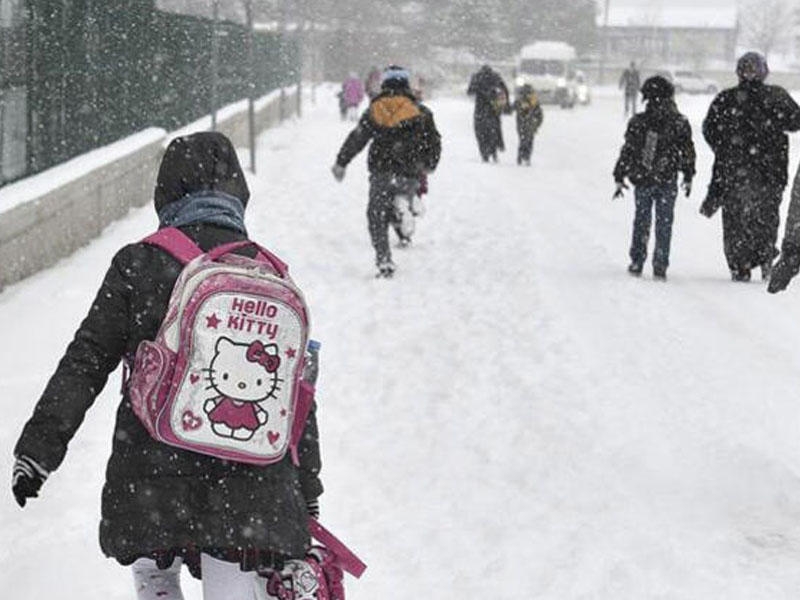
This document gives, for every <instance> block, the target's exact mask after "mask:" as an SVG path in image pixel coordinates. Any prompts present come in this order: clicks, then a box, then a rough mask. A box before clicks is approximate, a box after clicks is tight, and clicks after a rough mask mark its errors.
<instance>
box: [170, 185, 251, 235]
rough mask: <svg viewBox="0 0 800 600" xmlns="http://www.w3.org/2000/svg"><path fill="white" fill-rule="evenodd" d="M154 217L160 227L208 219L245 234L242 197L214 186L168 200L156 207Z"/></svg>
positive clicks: (215, 223) (207, 221)
mask: <svg viewBox="0 0 800 600" xmlns="http://www.w3.org/2000/svg"><path fill="white" fill-rule="evenodd" d="M158 221H159V227H161V228H163V227H183V226H184V225H192V224H194V223H208V224H210V225H219V226H220V227H226V228H227V229H233V230H234V231H238V232H240V233H243V234H244V235H247V229H245V226H244V204H243V203H242V201H241V200H239V198H237V197H236V196H231V195H230V194H226V193H225V192H220V191H216V190H204V191H201V192H194V193H192V194H187V195H186V196H184V197H183V198H181V199H180V200H176V201H175V202H170V203H169V204H167V205H166V206H164V207H163V208H162V209H161V210H160V211H158Z"/></svg>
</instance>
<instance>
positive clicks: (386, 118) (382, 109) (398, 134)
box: [336, 91, 442, 178]
mask: <svg viewBox="0 0 800 600" xmlns="http://www.w3.org/2000/svg"><path fill="white" fill-rule="evenodd" d="M370 140H372V145H371V146H370V149H369V158H368V163H367V165H368V167H369V171H370V173H387V174H391V175H402V176H404V177H411V178H415V177H419V176H420V175H421V174H422V173H430V172H432V171H433V170H434V169H436V166H437V165H438V164H439V157H440V156H441V152H442V141H441V136H440V135H439V131H438V130H437V129H436V124H435V123H434V121H433V113H431V111H430V110H428V108H427V107H425V106H424V105H423V104H421V103H420V102H418V101H417V100H416V98H414V96H413V95H412V94H411V93H410V92H407V91H384V92H382V93H381V94H379V95H378V96H376V97H375V98H374V99H373V100H372V101H371V102H370V105H369V108H368V109H367V110H366V111H365V112H364V114H363V115H362V116H361V119H360V120H359V122H358V125H357V126H356V128H355V129H353V131H351V132H350V135H348V136H347V139H346V140H345V141H344V144H343V145H342V148H341V149H340V150H339V154H338V155H337V157H336V163H337V164H338V165H340V166H342V167H346V166H347V165H348V164H349V163H350V161H351V160H353V158H354V157H355V156H356V155H357V154H358V153H359V152H361V150H363V149H364V146H366V145H367V144H368V143H369V142H370Z"/></svg>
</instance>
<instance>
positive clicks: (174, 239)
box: [142, 227, 203, 264]
mask: <svg viewBox="0 0 800 600" xmlns="http://www.w3.org/2000/svg"><path fill="white" fill-rule="evenodd" d="M142 243H143V244H150V245H151V246H156V247H157V248H161V249H162V250H164V251H166V252H168V253H169V254H170V255H171V256H173V257H174V258H176V259H178V260H179V261H181V262H182V263H183V264H186V263H188V262H190V261H191V260H193V259H195V258H197V257H198V256H200V255H201V254H203V251H202V250H201V249H200V248H198V246H197V244H195V243H194V241H193V240H192V238H190V237H189V236H188V235H186V234H185V233H183V232H182V231H181V230H180V229H178V228H177V227H165V228H164V229H159V230H158V231H156V232H155V233H153V234H151V235H148V236H147V237H146V238H144V239H143V240H142Z"/></svg>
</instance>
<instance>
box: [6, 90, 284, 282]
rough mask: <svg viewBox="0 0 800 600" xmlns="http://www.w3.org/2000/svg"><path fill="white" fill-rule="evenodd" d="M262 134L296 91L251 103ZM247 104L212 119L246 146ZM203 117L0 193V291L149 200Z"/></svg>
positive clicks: (206, 121)
mask: <svg viewBox="0 0 800 600" xmlns="http://www.w3.org/2000/svg"><path fill="white" fill-rule="evenodd" d="M255 110H256V115H255V116H256V119H255V120H256V129H257V131H259V132H261V131H263V130H265V129H268V128H269V127H272V126H273V125H274V124H276V123H277V122H279V121H280V120H282V119H283V118H286V117H289V116H292V115H294V114H296V112H297V93H296V90H283V91H275V92H272V93H270V94H268V95H267V96H265V97H264V98H261V99H260V100H258V101H256V103H255ZM247 123H248V115H247V101H241V102H237V103H235V104H232V105H230V106H227V107H225V108H223V109H221V110H220V111H219V112H218V113H217V130H218V131H221V132H222V133H224V134H225V135H227V136H228V137H230V138H231V140H232V141H233V143H234V145H235V146H237V147H244V146H247V144H248V137H249V136H248V127H247ZM210 126H211V118H210V117H204V118H203V119H200V120H198V121H196V122H194V123H192V124H190V125H188V126H186V127H185V128H183V129H181V130H180V131H177V132H172V133H167V132H166V131H164V130H163V129H158V128H151V129H147V130H145V131H141V132H139V133H137V134H135V135H132V136H130V137H127V138H125V139H122V140H119V141H117V142H115V143H113V144H109V145H108V146H104V147H102V148H98V149H96V150H93V151H92V152H89V153H87V154H84V155H81V156H78V157H76V158H74V159H72V160H70V161H67V162H65V163H63V164H61V165H58V166H56V167H53V168H52V169H48V170H47V171H44V172H42V173H39V174H37V175H35V176H33V177H29V178H27V179H23V180H21V181H18V182H16V183H14V184H11V185H8V186H6V187H4V188H2V189H0V289H2V288H3V287H4V286H5V285H8V284H10V283H13V282H15V281H19V280H21V279H24V278H25V277H28V276H30V275H32V274H34V273H36V272H38V271H40V270H42V269H44V268H47V267H49V266H51V265H53V264H55V263H56V262H57V261H58V260H59V259H60V258H63V257H64V256H67V255H69V254H71V253H72V252H74V251H75V250H77V249H78V248H80V247H81V246H83V245H84V244H86V243H87V242H88V241H89V240H91V239H92V238H94V237H96V236H97V235H99V234H100V232H101V231H102V230H103V229H104V228H105V227H106V226H107V225H108V224H109V223H111V222H112V221H114V220H116V219H119V218H120V217H123V216H125V214H127V212H128V210H129V209H130V208H132V207H135V206H143V205H144V204H147V203H148V202H150V201H151V199H152V197H153V186H154V184H155V177H156V169H157V167H158V164H159V161H160V160H161V155H162V154H163V152H164V148H165V147H166V145H167V144H168V143H169V141H170V140H171V139H172V138H173V137H175V136H176V135H185V134H187V133H190V132H193V131H200V130H203V129H209V128H210Z"/></svg>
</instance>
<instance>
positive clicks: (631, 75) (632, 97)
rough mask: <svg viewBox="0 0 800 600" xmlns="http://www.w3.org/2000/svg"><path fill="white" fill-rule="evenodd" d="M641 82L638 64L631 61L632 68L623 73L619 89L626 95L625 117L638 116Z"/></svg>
mask: <svg viewBox="0 0 800 600" xmlns="http://www.w3.org/2000/svg"><path fill="white" fill-rule="evenodd" d="M640 84H641V80H640V77H639V70H638V69H637V68H636V63H635V62H633V61H631V64H630V66H629V67H628V68H627V69H625V70H624V71H623V72H622V77H620V79H619V88H620V89H621V90H622V91H623V93H624V94H625V116H626V117H627V116H628V114H631V115H635V114H636V101H637V99H638V98H639V86H640Z"/></svg>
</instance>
